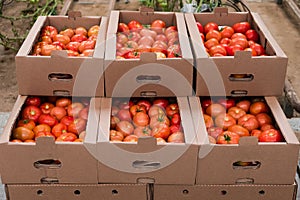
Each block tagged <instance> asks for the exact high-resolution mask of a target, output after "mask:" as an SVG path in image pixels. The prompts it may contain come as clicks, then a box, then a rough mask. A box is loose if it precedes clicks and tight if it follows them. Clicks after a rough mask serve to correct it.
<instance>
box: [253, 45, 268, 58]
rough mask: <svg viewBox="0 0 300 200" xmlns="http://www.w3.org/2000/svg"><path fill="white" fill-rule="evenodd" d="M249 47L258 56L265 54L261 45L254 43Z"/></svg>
mask: <svg viewBox="0 0 300 200" xmlns="http://www.w3.org/2000/svg"><path fill="white" fill-rule="evenodd" d="M250 48H251V49H254V50H255V51H256V53H257V55H258V56H261V55H265V53H266V52H265V49H264V48H263V46H262V45H260V44H257V43H254V44H252V45H251V46H250Z"/></svg>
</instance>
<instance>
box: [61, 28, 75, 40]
mask: <svg viewBox="0 0 300 200" xmlns="http://www.w3.org/2000/svg"><path fill="white" fill-rule="evenodd" d="M59 34H61V35H65V36H68V37H69V38H72V37H73V35H74V34H75V32H74V30H73V29H71V28H66V29H65V30H62V31H60V32H59Z"/></svg>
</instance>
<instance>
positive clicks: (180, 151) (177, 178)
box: [97, 97, 199, 184]
mask: <svg viewBox="0 0 300 200" xmlns="http://www.w3.org/2000/svg"><path fill="white" fill-rule="evenodd" d="M177 102H178V104H179V109H180V116H181V119H182V127H183V130H184V134H185V143H183V144H179V143H177V144H176V143H173V144H172V143H167V144H156V139H155V138H153V137H145V138H139V140H138V142H137V143H134V142H120V143H116V142H110V141H109V130H110V116H111V104H112V99H110V98H105V99H102V105H101V109H102V110H101V115H100V118H101V120H100V124H99V133H98V140H97V152H98V154H97V156H99V157H98V161H99V163H98V180H99V182H100V183H140V182H146V183H152V182H154V183H157V184H194V183H195V176H196V166H197V163H196V162H197V153H198V150H199V149H198V145H197V144H196V143H195V142H196V139H195V134H194V133H193V131H194V129H193V124H192V119H191V114H190V111H189V105H188V101H187V98H186V97H178V98H177Z"/></svg>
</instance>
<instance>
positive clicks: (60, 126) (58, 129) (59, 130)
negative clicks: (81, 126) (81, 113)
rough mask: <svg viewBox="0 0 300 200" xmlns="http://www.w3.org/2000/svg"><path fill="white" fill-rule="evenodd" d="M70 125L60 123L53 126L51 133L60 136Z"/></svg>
mask: <svg viewBox="0 0 300 200" xmlns="http://www.w3.org/2000/svg"><path fill="white" fill-rule="evenodd" d="M67 129H68V127H67V126H66V125H65V124H63V123H58V124H56V125H55V126H53V127H52V130H51V133H52V134H53V135H54V136H55V137H56V138H58V137H59V136H60V135H61V134H63V133H66V132H67Z"/></svg>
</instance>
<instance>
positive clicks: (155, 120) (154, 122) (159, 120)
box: [149, 114, 170, 129]
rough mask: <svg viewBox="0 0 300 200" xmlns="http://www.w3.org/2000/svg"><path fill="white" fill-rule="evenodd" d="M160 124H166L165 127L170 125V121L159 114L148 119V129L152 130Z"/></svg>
mask: <svg viewBox="0 0 300 200" xmlns="http://www.w3.org/2000/svg"><path fill="white" fill-rule="evenodd" d="M160 124H166V125H167V126H169V125H170V120H169V118H168V117H167V116H166V115H165V114H159V115H155V116H152V117H150V124H149V126H150V128H152V129H153V128H154V127H156V126H158V125H160Z"/></svg>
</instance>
